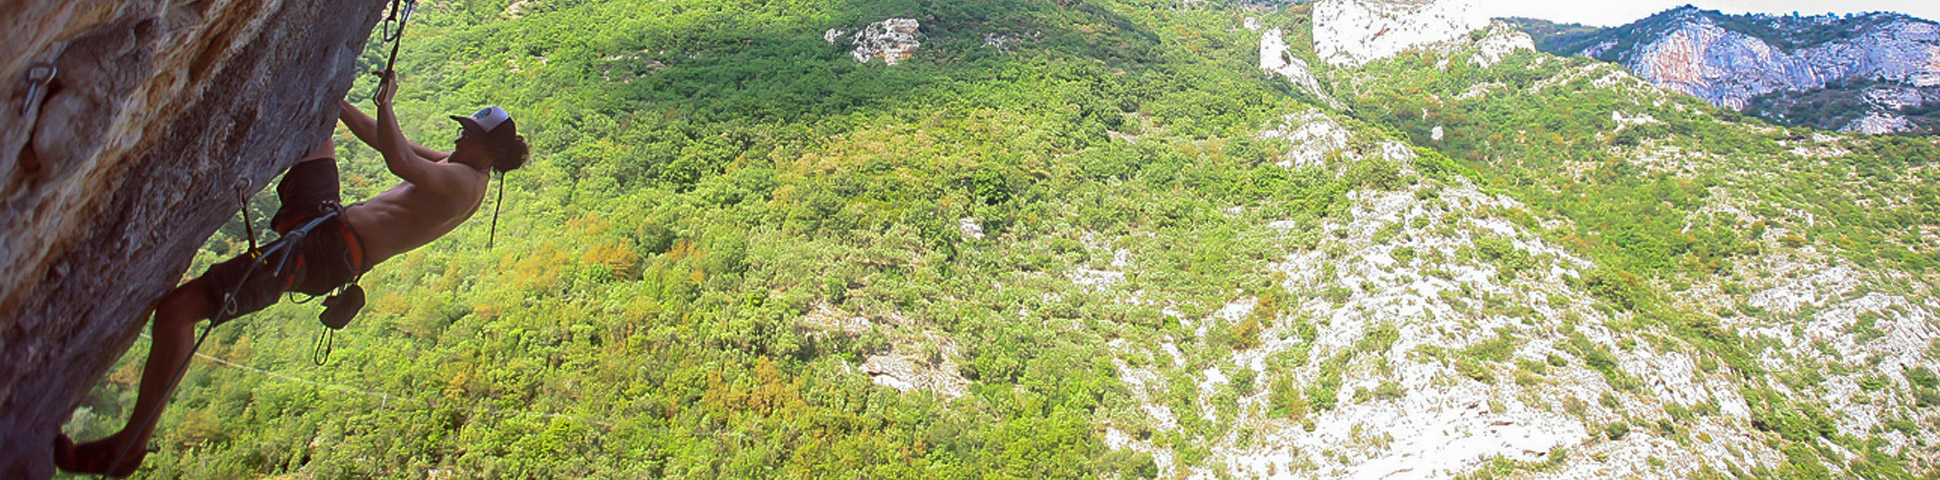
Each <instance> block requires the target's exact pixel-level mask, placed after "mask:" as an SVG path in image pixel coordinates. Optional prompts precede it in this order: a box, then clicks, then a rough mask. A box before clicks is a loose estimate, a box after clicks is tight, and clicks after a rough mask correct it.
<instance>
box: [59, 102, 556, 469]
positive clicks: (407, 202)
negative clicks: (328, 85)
mask: <svg viewBox="0 0 1940 480" xmlns="http://www.w3.org/2000/svg"><path fill="white" fill-rule="evenodd" d="M382 76H383V80H382V81H381V85H382V87H380V88H379V89H378V93H377V118H371V117H370V116H369V115H366V114H364V112H363V111H362V110H359V109H358V108H357V107H356V106H355V105H351V104H350V102H349V101H340V102H339V105H338V108H339V110H340V112H339V117H341V119H342V121H343V123H344V126H346V127H348V128H349V129H350V131H351V133H354V134H356V135H357V139H359V140H363V141H364V143H367V144H370V146H371V147H372V148H375V149H377V151H378V152H380V153H383V154H384V164H385V166H387V167H389V168H390V170H391V173H392V174H395V175H397V176H398V178H401V179H403V180H404V183H401V184H398V186H397V187H395V188H392V189H390V190H389V191H386V192H384V193H382V194H379V195H377V196H376V197H373V198H371V199H370V200H366V201H364V202H362V203H358V204H354V205H351V206H348V207H337V206H336V205H337V201H338V197H337V192H338V185H337V159H336V157H335V155H336V147H335V145H333V144H332V143H331V142H330V139H329V137H325V138H324V140H323V141H322V142H321V143H320V144H319V145H317V148H316V150H315V151H313V152H311V153H310V154H309V155H307V156H305V157H304V159H303V160H301V161H299V162H297V163H296V165H295V166H292V167H290V171H289V172H288V173H286V174H285V175H284V176H283V182H282V183H281V184H279V185H277V187H276V192H277V196H278V197H279V198H280V199H281V200H282V201H283V205H282V207H281V208H280V209H279V210H277V212H276V216H275V217H274V218H273V219H272V220H271V224H272V226H273V228H275V229H276V230H277V231H278V232H281V233H285V234H287V233H288V232H289V231H290V230H292V229H294V228H296V227H298V226H300V225H302V224H306V223H309V222H310V221H311V220H313V219H316V218H321V217H323V216H324V215H325V214H326V213H327V212H332V211H337V210H338V209H339V208H341V215H338V216H337V217H336V218H330V219H327V220H324V221H323V223H321V224H319V225H318V227H317V228H316V229H315V230H312V231H311V232H310V234H308V235H304V236H301V237H300V240H297V241H296V243H295V244H294V245H290V246H289V247H286V248H288V249H289V250H288V251H290V252H291V257H290V259H289V260H288V261H287V262H286V263H284V265H285V267H284V268H283V269H282V270H283V272H281V274H277V273H276V272H274V270H275V269H276V268H275V266H274V265H267V264H266V265H256V266H255V268H251V265H250V264H251V263H255V262H259V261H267V259H269V258H270V257H272V256H265V257H263V258H262V259H258V258H253V257H252V256H250V255H247V254H245V255H242V256H238V257H236V258H234V259H231V260H229V261H226V262H223V263H219V264H216V265H214V266H211V267H209V270H208V271H206V272H204V273H203V274H202V276H201V277H199V278H196V279H195V280H191V281H189V282H188V283H185V284H182V285H181V286H179V287H176V288H175V289H174V290H170V291H169V292H168V294H167V295H164V296H163V297H162V299H161V300H160V301H159V302H157V303H156V306H155V310H154V311H155V325H154V327H153V337H154V343H153V345H152V346H151V347H150V350H149V352H148V364H147V366H146V368H145V369H144V370H143V371H142V376H141V394H140V396H139V397H138V398H137V399H136V401H135V409H134V412H133V415H132V416H131V418H129V419H128V424H127V425H126V426H124V427H122V429H121V431H120V432H116V433H115V434H114V435H110V436H108V437H107V438H103V439H101V440H97V441H94V442H89V443H85V444H81V445H75V444H74V442H73V441H72V440H69V439H68V438H67V435H65V434H62V435H59V436H57V437H55V439H54V464H55V465H56V466H59V467H60V468H61V469H62V470H66V471H68V472H71V473H101V474H107V475H108V476H112V477H125V476H128V475H129V474H132V473H134V472H135V469H136V468H137V467H140V466H141V462H142V459H143V457H145V456H147V453H148V452H147V449H146V447H147V445H148V437H149V435H151V434H153V433H154V431H155V422H156V421H157V420H158V419H160V418H161V411H162V408H163V407H165V406H166V402H167V400H168V396H169V394H170V393H171V392H172V391H173V390H174V387H175V385H174V384H173V383H174V380H175V375H176V372H177V371H178V370H179V369H180V367H181V366H182V365H183V363H184V362H187V361H188V359H189V354H190V353H192V352H191V350H192V349H193V346H194V340H195V337H194V328H195V323H196V322H198V321H201V320H202V319H211V320H213V321H217V322H221V321H226V320H228V319H232V318H235V317H237V316H241V315H244V314H248V313H250V312H254V311H257V310H261V309H263V308H265V307H268V306H270V305H272V304H275V303H276V301H277V299H278V297H280V296H281V295H282V292H284V291H298V292H304V293H308V294H311V295H324V294H328V293H330V292H331V291H333V290H336V289H337V288H338V287H341V286H344V285H345V284H349V283H353V281H354V279H355V278H356V277H357V276H358V275H361V274H362V273H363V272H365V271H368V270H370V267H371V266H372V265H375V264H377V263H379V262H383V261H384V260H385V259H388V258H391V257H393V256H396V255H398V254H401V253H404V252H408V251H411V250H412V249H415V248H418V247H420V246H423V245H424V244H426V243H430V242H431V241H432V240H436V239H437V238H438V237H440V236H443V235H444V234H446V233H449V232H451V230H452V229H454V228H457V227H458V224H460V223H464V221H465V219H467V218H470V217H471V216H472V213H473V212H476V211H478V207H479V205H480V204H481V203H483V201H484V199H485V187H486V182H487V180H489V179H490V178H491V176H490V174H489V173H488V172H487V170H486V169H487V168H491V169H496V170H498V171H500V172H505V171H510V170H513V169H517V168H519V167H520V166H523V165H524V164H525V159H526V144H525V137H522V136H519V135H518V132H517V127H516V125H514V124H513V122H512V118H511V117H510V116H507V115H506V114H505V110H501V109H499V108H498V107H485V108H484V109H480V110H479V111H478V113H474V114H472V115H471V116H469V117H459V116H453V117H451V118H452V119H453V120H457V121H458V123H459V124H461V125H462V126H463V129H464V130H463V133H462V134H460V136H459V137H458V141H457V142H456V146H455V147H454V148H453V149H452V150H451V151H449V152H441V151H436V150H432V149H429V148H425V147H424V146H422V145H418V144H417V143H413V142H411V141H410V140H407V139H405V138H404V134H403V132H401V131H399V130H398V126H397V117H396V115H395V114H394V113H393V112H392V111H391V97H392V96H393V95H395V94H396V93H397V82H396V75H395V74H394V73H389V72H386V73H383V74H382ZM285 240H288V237H284V238H280V239H278V240H277V241H276V242H273V243H271V244H270V245H265V246H264V250H268V249H269V248H271V245H276V243H280V242H284V241H285ZM117 456H119V457H121V458H119V459H117V458H116V457H117ZM117 460H118V462H117Z"/></svg>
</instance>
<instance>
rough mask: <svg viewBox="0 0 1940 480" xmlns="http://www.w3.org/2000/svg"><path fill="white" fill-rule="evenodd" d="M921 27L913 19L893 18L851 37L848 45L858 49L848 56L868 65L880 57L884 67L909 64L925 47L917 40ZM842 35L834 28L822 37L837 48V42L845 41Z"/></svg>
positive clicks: (872, 25)
mask: <svg viewBox="0 0 1940 480" xmlns="http://www.w3.org/2000/svg"><path fill="white" fill-rule="evenodd" d="M921 27H922V25H921V24H919V23H917V22H916V19H914V18H891V19H887V20H883V21H880V22H875V23H871V24H869V25H868V26H865V27H862V30H861V31H857V32H855V34H854V35H851V36H849V38H848V39H847V40H848V42H849V44H850V45H853V46H854V47H855V49H854V50H851V51H849V56H851V57H855V61H856V62H859V63H869V60H871V59H874V58H878V57H881V58H882V63H884V64H888V65H895V64H898V63H902V61H903V60H908V59H909V56H910V55H911V54H914V53H915V52H916V49H917V48H918V47H921V46H923V43H922V42H920V41H918V40H917V38H916V37H917V36H918V35H920V34H919V33H918V32H917V30H918V29H920V28H921ZM843 33H844V32H843V31H842V30H837V29H833V28H831V29H829V30H828V31H827V32H823V33H822V40H824V41H827V42H828V43H829V44H830V45H835V44H836V42H837V41H839V40H842V39H843V38H842V35H843Z"/></svg>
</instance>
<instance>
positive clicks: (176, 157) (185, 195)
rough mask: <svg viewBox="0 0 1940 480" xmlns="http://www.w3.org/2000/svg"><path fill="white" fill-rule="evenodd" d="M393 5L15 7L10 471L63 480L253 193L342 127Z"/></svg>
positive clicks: (6, 467)
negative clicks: (198, 258)
mask: <svg viewBox="0 0 1940 480" xmlns="http://www.w3.org/2000/svg"><path fill="white" fill-rule="evenodd" d="M385 5H386V3H385V2H382V1H381V0H359V1H356V2H325V1H318V0H295V1H274V0H211V1H153V0H151V1H119V0H64V1H53V0H25V1H23V0H9V1H6V2H4V6H0V17H4V18H5V21H4V23H5V24H6V25H8V26H9V28H7V29H5V30H4V31H0V42H4V43H5V44H6V45H8V49H7V53H6V54H5V55H4V56H0V73H4V74H5V76H4V77H0V78H4V79H6V81H5V83H0V89H4V90H0V91H4V96H0V182H4V187H0V478H43V477H47V476H49V475H51V474H52V465H51V456H50V453H49V450H48V447H49V441H50V440H51V439H52V438H53V435H54V433H55V432H56V430H57V429H58V428H59V426H60V424H61V422H62V421H64V420H65V419H66V417H67V414H68V412H69V411H70V410H71V409H72V407H73V406H74V404H75V402H76V401H77V400H78V399H79V397H80V396H81V395H82V394H84V393H85V392H86V391H87V390H88V388H89V387H90V386H92V385H93V384H94V382H95V381H96V379H97V378H98V377H99V375H100V374H101V373H102V372H103V370H104V369H106V368H107V367H108V366H109V365H110V364H111V363H112V362H113V361H114V360H115V358H116V357H117V356H119V355H120V354H121V352H122V351H124V350H125V349H126V348H127V347H128V346H129V344H130V343H131V342H132V341H133V340H134V338H135V336H136V334H137V333H138V332H140V331H141V329H142V328H143V327H144V325H145V320H144V319H143V318H141V317H140V316H139V315H138V314H140V313H142V311H143V310H144V309H145V308H147V306H148V304H149V303H150V302H152V301H154V300H155V299H156V298H157V297H158V296H159V295H160V294H161V293H163V292H164V291H166V290H167V289H168V288H170V287H172V286H174V285H175V284H176V283H178V282H179V281H180V280H181V278H182V274H183V273H184V272H183V270H184V269H185V268H186V267H187V265H188V264H189V260H190V257H191V256H192V254H193V253H194V251H195V249H196V247H197V246H198V245H200V244H201V242H202V241H203V240H204V239H205V238H207V236H208V235H209V234H210V233H211V232H212V231H214V230H215V228H216V227H217V226H219V225H220V224H221V223H222V222H223V220H224V219H227V218H229V217H230V216H232V215H235V212H236V203H235V202H236V196H237V194H238V191H239V190H245V191H247V192H250V193H253V192H254V191H256V190H260V189H261V187H262V186H263V185H265V184H267V183H268V181H269V180H270V179H271V178H272V177H274V176H275V175H276V174H277V173H279V172H281V171H282V170H283V169H285V168H287V167H288V166H289V164H290V163H292V162H294V161H295V160H296V159H297V158H298V157H299V156H301V155H302V154H303V153H304V152H305V151H306V149H305V147H306V146H307V145H310V144H313V143H314V142H315V141H317V140H318V139H319V138H320V137H322V136H324V135H328V134H329V132H330V131H331V129H332V128H333V127H332V126H331V123H332V121H333V120H334V119H335V116H336V111H337V109H336V101H337V99H338V98H341V96H342V95H343V93H344V92H345V91H346V90H347V89H348V88H349V87H350V84H351V81H352V80H353V79H354V78H355V75H357V74H358V72H357V71H356V68H355V57H356V55H357V53H358V52H360V51H361V50H362V48H363V44H364V42H365V38H366V37H367V36H368V35H369V33H370V30H371V28H372V27H373V26H374V25H375V24H376V22H377V20H378V18H379V17H380V16H381V13H382V7H383V6H385ZM47 66H52V67H53V68H52V69H49V68H46V67H47ZM35 70H38V72H34V71H35ZM50 70H51V71H52V73H53V75H51V76H48V75H40V76H39V78H40V79H44V81H40V82H27V81H24V80H26V79H28V78H29V77H30V76H32V75H33V74H34V73H46V72H49V71H50ZM244 185H247V186H246V187H245V186H244Z"/></svg>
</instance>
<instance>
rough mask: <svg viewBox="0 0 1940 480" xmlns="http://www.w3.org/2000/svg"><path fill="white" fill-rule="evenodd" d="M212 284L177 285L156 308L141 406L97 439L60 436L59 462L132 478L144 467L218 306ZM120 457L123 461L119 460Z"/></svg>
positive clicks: (86, 470) (76, 470) (74, 469)
mask: <svg viewBox="0 0 1940 480" xmlns="http://www.w3.org/2000/svg"><path fill="white" fill-rule="evenodd" d="M206 285H207V283H206V282H205V281H203V280H202V279H196V280H193V281H190V282H189V283H185V284H182V286H179V287H175V289H174V290H171V291H169V293H168V295H165V296H163V297H162V301H161V302H160V303H159V304H157V305H156V307H155V323H154V327H153V329H152V333H151V336H152V337H153V342H152V343H151V344H150V346H149V349H148V363H147V365H145V366H143V369H142V374H141V393H140V396H138V397H136V400H135V410H134V413H133V414H132V415H130V416H129V418H128V424H127V425H126V426H124V427H122V428H121V431H120V432H116V433H115V434H114V435H109V436H108V437H107V438H103V439H100V440H96V441H93V442H89V443H85V444H81V445H74V446H73V447H72V448H71V449H63V448H61V447H62V446H63V445H61V444H62V443H64V442H65V441H67V437H66V435H62V436H60V437H59V438H58V439H56V440H55V443H56V445H55V452H54V464H55V465H56V466H59V467H60V468H61V469H62V470H66V471H68V472H71V473H106V474H109V475H112V476H126V475H128V474H130V473H134V471H135V468H136V467H140V466H141V460H142V458H143V457H144V456H145V455H146V453H147V448H148V437H149V435H152V434H154V433H155V423H156V422H158V421H160V420H161V416H162V409H163V408H164V407H167V406H168V397H169V394H170V393H173V392H174V391H175V385H174V383H175V381H176V380H177V379H176V377H175V376H176V373H177V372H180V371H181V369H182V365H183V363H184V362H187V361H189V355H190V354H192V353H194V352H192V351H191V350H192V349H193V348H195V323H196V322H198V321H201V320H202V319H205V318H209V316H210V315H211V314H213V313H215V309H216V306H215V305H211V304H210V303H209V295H208V292H207V290H206V288H207V287H206ZM116 456H120V457H121V458H120V459H119V461H120V463H119V464H111V463H110V462H115V461H117V459H116V458H115V457H116Z"/></svg>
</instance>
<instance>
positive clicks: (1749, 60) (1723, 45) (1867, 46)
mask: <svg viewBox="0 0 1940 480" xmlns="http://www.w3.org/2000/svg"><path fill="white" fill-rule="evenodd" d="M1524 23H1525V25H1527V24H1528V23H1529V22H1524ZM1532 31H1534V30H1532ZM1543 43H1544V47H1545V48H1544V49H1545V50H1546V51H1550V52H1551V53H1557V54H1562V55H1587V56H1591V57H1595V58H1598V59H1601V60H1604V61H1610V62H1617V63H1621V64H1623V65H1624V66H1625V67H1626V68H1629V69H1630V70H1631V71H1633V72H1635V73H1636V74H1637V75H1638V76H1639V77H1643V78H1645V79H1648V80H1650V81H1651V82H1653V83H1656V84H1658V85H1662V86H1664V87H1666V88H1669V89H1671V90H1675V91H1678V92H1682V93H1686V94H1690V95H1693V96H1696V97H1699V98H1703V99H1705V100H1706V101H1709V102H1711V103H1712V104H1714V105H1718V106H1721V107H1726V108H1731V109H1734V110H1746V109H1747V108H1748V107H1752V106H1754V104H1755V103H1757V102H1758V100H1759V97H1761V96H1767V95H1778V96H1780V98H1776V99H1772V100H1767V101H1774V100H1775V101H1778V102H1781V103H1784V101H1785V98H1783V97H1784V96H1787V95H1792V93H1790V92H1813V91H1819V90H1824V89H1827V88H1836V87H1840V86H1842V85H1843V84H1845V83H1847V82H1872V81H1877V82H1884V83H1886V84H1887V85H1890V86H1900V87H1935V86H1940V24H1935V23H1934V22H1930V21H1926V20H1921V19H1917V18H1913V17H1908V16H1905V15H1900V14H1893V13H1874V14H1867V15H1861V16H1856V17H1844V16H1833V15H1824V16H1812V17H1795V16H1769V15H1742V16H1741V15H1725V14H1722V13H1719V12H1716V11H1706V10H1699V9H1697V8H1695V7H1689V6H1687V7H1683V8H1678V9H1674V10H1670V11H1666V12H1664V13H1660V14H1657V15H1654V16H1651V17H1649V18H1645V19H1643V20H1639V21H1637V22H1635V23H1632V24H1629V25H1625V26H1621V27H1616V28H1610V29H1604V30H1594V31H1587V32H1586V31H1580V30H1578V31H1574V32H1572V33H1568V34H1564V35H1560V36H1558V37H1556V38H1551V39H1546V40H1545V41H1544V42H1543ZM1865 91H1866V89H1864V88H1856V89H1852V93H1851V95H1853V96H1864V95H1866V94H1865V93H1864V92H1865ZM1866 103H1867V104H1870V107H1871V108H1870V109H1869V110H1870V111H1868V112H1855V113H1854V114H1853V115H1851V116H1842V117H1840V118H1839V120H1840V121H1839V124H1838V125H1822V126H1824V127H1827V128H1835V129H1843V130H1859V131H1869V132H1884V131H1900V130H1904V129H1907V128H1911V127H1908V126H1907V124H1906V123H1905V122H1898V121H1893V120H1891V119H1892V118H1893V117H1896V116H1897V115H1896V114H1892V113H1888V112H1892V111H1895V110H1898V108H1896V107H1892V106H1890V105H1883V104H1879V103H1875V102H1866ZM1761 110H1770V112H1769V114H1766V115H1761V116H1766V117H1767V118H1770V119H1773V120H1777V121H1781V122H1782V123H1793V124H1799V123H1801V122H1798V121H1788V120H1799V119H1796V118H1786V117H1787V116H1788V112H1786V111H1783V109H1779V110H1773V109H1761ZM1808 110H1823V108H1822V107H1821V108H1813V109H1808ZM1800 113H1802V114H1807V115H1810V116H1814V117H1816V116H1819V115H1826V114H1839V113H1843V112H1804V111H1802V112H1800ZM1791 116H1798V115H1791ZM1807 120H1810V119H1807Z"/></svg>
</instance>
